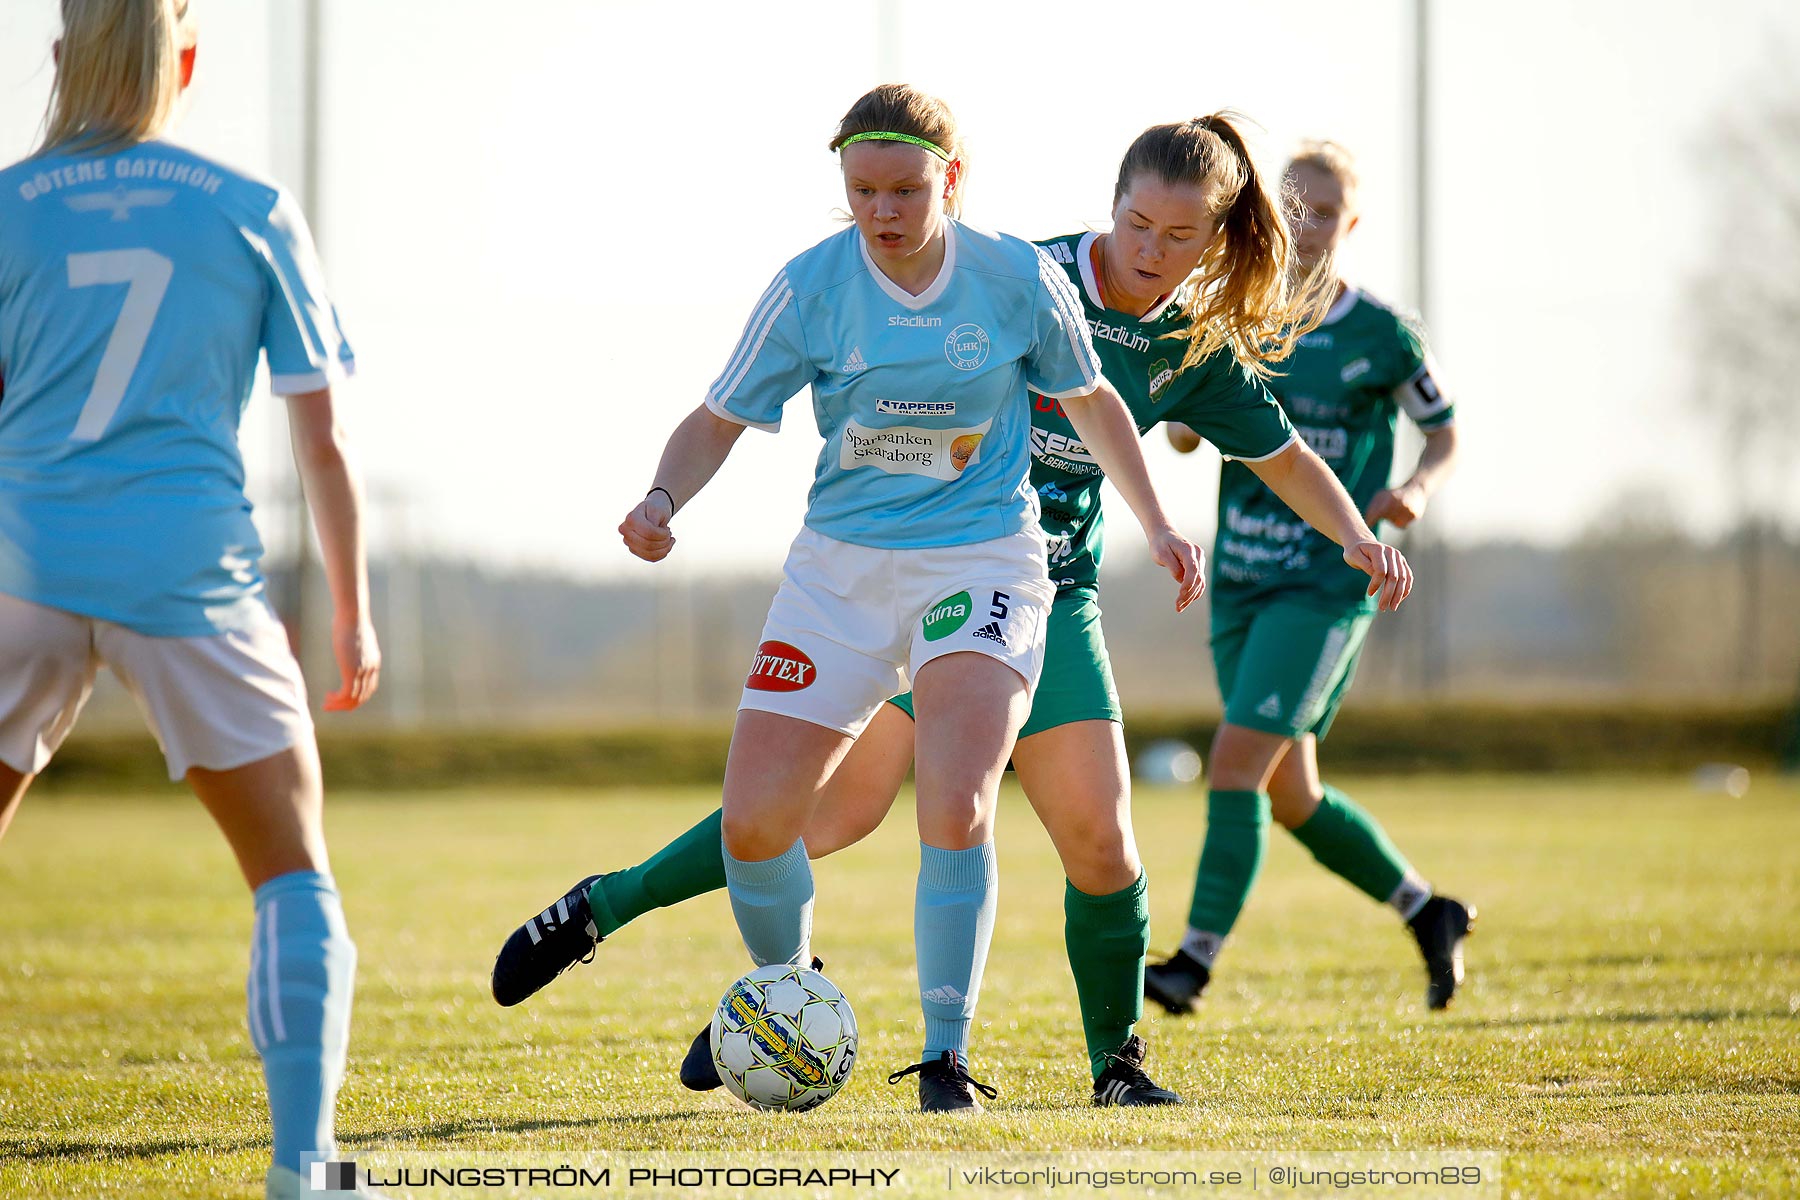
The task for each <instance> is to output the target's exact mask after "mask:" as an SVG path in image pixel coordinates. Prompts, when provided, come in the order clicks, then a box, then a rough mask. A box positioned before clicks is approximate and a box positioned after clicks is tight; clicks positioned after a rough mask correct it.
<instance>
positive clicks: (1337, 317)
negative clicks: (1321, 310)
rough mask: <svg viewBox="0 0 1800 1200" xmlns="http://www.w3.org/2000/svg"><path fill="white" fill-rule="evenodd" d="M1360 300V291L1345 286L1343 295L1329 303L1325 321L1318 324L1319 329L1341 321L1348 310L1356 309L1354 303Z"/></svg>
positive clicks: (1347, 285)
mask: <svg viewBox="0 0 1800 1200" xmlns="http://www.w3.org/2000/svg"><path fill="white" fill-rule="evenodd" d="M1360 299H1362V289H1360V288H1358V287H1356V286H1354V285H1352V284H1348V283H1347V284H1345V285H1344V294H1343V295H1341V296H1339V297H1338V298H1337V299H1336V300H1333V301H1332V302H1331V307H1330V308H1328V309H1326V310H1325V319H1324V320H1322V321H1320V322H1319V327H1320V328H1321V329H1322V328H1324V327H1325V326H1327V325H1335V324H1337V323H1338V322H1339V321H1341V320H1343V319H1344V318H1345V317H1346V316H1348V315H1349V313H1350V310H1351V309H1353V308H1355V307H1356V302H1357V301H1358V300H1360Z"/></svg>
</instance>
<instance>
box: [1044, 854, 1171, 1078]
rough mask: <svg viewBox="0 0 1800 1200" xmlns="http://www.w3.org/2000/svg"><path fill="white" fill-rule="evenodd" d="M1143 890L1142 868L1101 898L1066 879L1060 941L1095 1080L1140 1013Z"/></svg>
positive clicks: (1146, 922)
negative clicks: (1125, 884)
mask: <svg viewBox="0 0 1800 1200" xmlns="http://www.w3.org/2000/svg"><path fill="white" fill-rule="evenodd" d="M1145 893H1146V885H1145V882H1144V874H1143V872H1142V871H1140V872H1138V877H1137V882H1136V883H1133V884H1132V885H1131V886H1130V887H1128V888H1125V889H1123V890H1121V891H1117V892H1113V893H1111V894H1110V895H1105V896H1090V895H1088V894H1087V893H1086V892H1083V891H1079V890H1077V889H1076V887H1075V885H1074V884H1072V883H1069V882H1068V881H1067V880H1064V886H1063V941H1064V942H1065V944H1066V945H1067V946H1068V950H1069V970H1070V971H1072V972H1073V973H1074V975H1075V995H1076V997H1077V999H1078V1000H1079V1001H1080V1003H1081V1031H1082V1033H1083V1034H1085V1035H1086V1037H1087V1051H1088V1060H1089V1063H1090V1065H1091V1067H1092V1070H1093V1073H1094V1078H1096V1079H1098V1078H1099V1077H1100V1072H1101V1071H1103V1070H1105V1069H1106V1056H1107V1055H1108V1054H1111V1053H1112V1052H1114V1051H1116V1050H1117V1049H1118V1048H1119V1047H1120V1046H1123V1045H1124V1044H1125V1039H1126V1038H1128V1037H1130V1036H1131V1028H1132V1026H1133V1025H1135V1024H1137V1022H1138V1020H1139V1019H1140V1018H1142V1017H1143V1015H1144V953H1145V952H1146V951H1147V950H1148V949H1149V948H1150V904H1149V901H1148V900H1147V899H1146V895H1145Z"/></svg>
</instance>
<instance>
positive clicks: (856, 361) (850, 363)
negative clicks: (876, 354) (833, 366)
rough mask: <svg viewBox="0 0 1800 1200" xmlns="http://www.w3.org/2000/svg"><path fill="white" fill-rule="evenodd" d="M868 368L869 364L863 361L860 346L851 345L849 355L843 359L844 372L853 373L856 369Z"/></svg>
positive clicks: (864, 369) (863, 369)
mask: <svg viewBox="0 0 1800 1200" xmlns="http://www.w3.org/2000/svg"><path fill="white" fill-rule="evenodd" d="M868 369H869V364H868V363H866V362H864V361H863V356H862V347H861V346H852V347H851V348H850V357H849V358H846V359H845V360H844V374H846V375H854V374H856V373H857V372H858V371H866V370H868Z"/></svg>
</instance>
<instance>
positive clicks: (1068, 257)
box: [1044, 242, 1075, 263]
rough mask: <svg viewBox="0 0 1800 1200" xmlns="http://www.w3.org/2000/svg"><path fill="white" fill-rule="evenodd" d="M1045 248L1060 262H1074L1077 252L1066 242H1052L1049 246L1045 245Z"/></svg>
mask: <svg viewBox="0 0 1800 1200" xmlns="http://www.w3.org/2000/svg"><path fill="white" fill-rule="evenodd" d="M1044 249H1045V250H1046V251H1047V252H1048V253H1049V255H1050V257H1051V258H1053V259H1055V260H1056V261H1057V262H1059V263H1072V262H1074V261H1075V252H1074V251H1072V250H1070V249H1069V247H1068V245H1067V244H1066V243H1064V242H1051V243H1050V244H1049V245H1048V246H1045V247H1044Z"/></svg>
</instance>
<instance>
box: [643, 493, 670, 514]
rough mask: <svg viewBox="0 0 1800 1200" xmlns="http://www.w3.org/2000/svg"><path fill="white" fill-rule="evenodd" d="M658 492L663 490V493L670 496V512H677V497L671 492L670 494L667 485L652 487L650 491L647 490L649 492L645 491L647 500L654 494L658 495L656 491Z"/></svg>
mask: <svg viewBox="0 0 1800 1200" xmlns="http://www.w3.org/2000/svg"><path fill="white" fill-rule="evenodd" d="M658 492H661V493H662V494H663V495H665V496H668V497H669V512H670V513H671V514H673V513H674V512H675V497H674V496H673V495H671V494H670V492H669V489H668V488H666V487H653V488H651V489H650V490H649V491H647V492H645V493H644V499H646V500H648V499H649V498H650V497H652V496H654V495H656V493H658Z"/></svg>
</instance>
